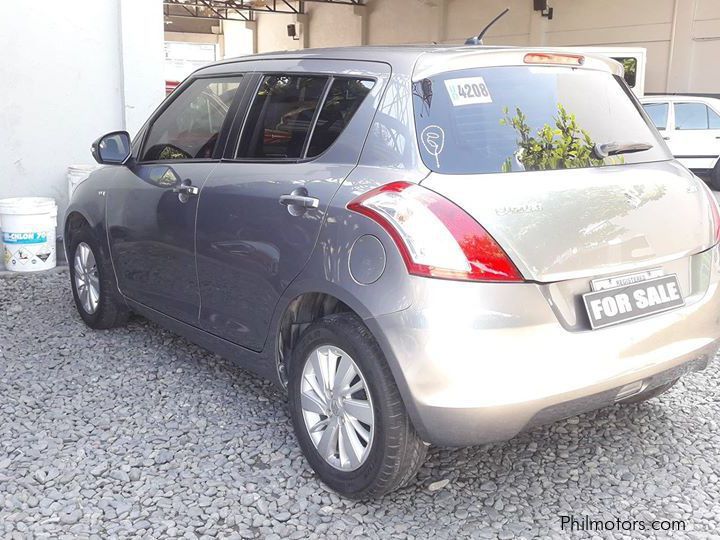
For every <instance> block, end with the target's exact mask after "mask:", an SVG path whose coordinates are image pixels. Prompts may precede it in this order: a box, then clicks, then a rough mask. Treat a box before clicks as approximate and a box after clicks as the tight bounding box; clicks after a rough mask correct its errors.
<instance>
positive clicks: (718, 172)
mask: <svg viewBox="0 0 720 540" xmlns="http://www.w3.org/2000/svg"><path fill="white" fill-rule="evenodd" d="M710 187H711V188H712V189H713V190H714V191H720V160H718V162H717V163H716V164H715V168H714V169H713V170H712V171H710Z"/></svg>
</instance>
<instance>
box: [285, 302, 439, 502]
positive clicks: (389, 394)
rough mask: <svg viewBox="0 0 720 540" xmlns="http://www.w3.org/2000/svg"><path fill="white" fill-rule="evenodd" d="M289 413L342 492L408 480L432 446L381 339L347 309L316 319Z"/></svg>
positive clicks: (368, 492)
mask: <svg viewBox="0 0 720 540" xmlns="http://www.w3.org/2000/svg"><path fill="white" fill-rule="evenodd" d="M288 391H289V398H290V414H291V417H292V422H293V427H294V429H295V433H296V435H297V438H298V441H299V443H300V447H301V448H302V450H303V453H304V454H305V457H306V458H307V460H308V461H309V463H310V465H311V466H312V468H313V469H314V470H315V472H316V473H317V474H318V476H319V477H320V479H321V480H322V481H323V482H325V484H327V485H328V486H329V487H330V488H332V489H333V490H335V491H337V492H338V493H340V494H341V495H344V496H346V497H351V498H356V499H360V498H370V497H378V496H381V495H383V494H385V493H388V492H390V491H393V490H395V489H397V488H399V487H402V486H403V485H405V484H406V483H408V482H409V481H410V480H411V479H412V478H413V477H414V476H415V474H416V473H417V470H418V469H419V468H420V466H421V465H422V463H423V461H424V458H425V454H426V445H425V444H424V443H423V442H422V441H421V440H420V438H419V437H418V435H417V433H416V432H415V429H414V428H413V426H412V423H411V422H410V418H409V417H408V414H407V411H406V410H405V406H404V405H403V402H402V399H401V397H400V392H399V391H398V389H397V386H396V385H395V381H394V379H393V377H392V374H391V372H390V369H389V367H388V365H387V362H386V361H385V358H384V356H383V354H382V351H381V350H380V348H379V346H378V345H377V343H376V342H375V340H374V338H373V337H372V335H371V334H370V332H369V331H368V329H367V328H366V327H365V325H364V324H363V323H362V321H360V320H359V319H358V318H357V317H355V316H353V315H351V314H348V313H340V314H336V315H331V316H328V317H325V318H323V319H321V320H320V321H318V322H316V323H314V324H312V325H311V326H310V327H309V328H308V329H307V330H306V331H305V332H304V333H303V334H302V336H301V337H300V339H299V341H298V343H297V345H296V346H295V347H294V349H293V352H292V358H291V362H290V366H289V385H288Z"/></svg>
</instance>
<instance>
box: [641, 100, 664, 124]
mask: <svg viewBox="0 0 720 540" xmlns="http://www.w3.org/2000/svg"><path fill="white" fill-rule="evenodd" d="M643 109H645V112H646V113H647V114H648V116H649V117H650V120H652V121H653V124H655V127H656V128H658V129H667V118H668V104H667V103H646V104H645V105H643Z"/></svg>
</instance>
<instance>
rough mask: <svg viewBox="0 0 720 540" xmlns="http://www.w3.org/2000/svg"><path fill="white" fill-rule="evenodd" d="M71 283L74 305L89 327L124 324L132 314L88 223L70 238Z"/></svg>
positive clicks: (97, 327)
mask: <svg viewBox="0 0 720 540" xmlns="http://www.w3.org/2000/svg"><path fill="white" fill-rule="evenodd" d="M68 255H69V257H70V261H69V264H70V282H71V285H72V292H73V298H74V300H75V307H76V308H77V310H78V313H79V314H80V317H82V319H83V321H85V324H87V325H88V326H89V327H90V328H95V329H105V328H113V327H116V326H122V325H123V324H125V323H126V322H127V320H128V316H129V314H130V312H129V310H128V307H127V305H126V304H125V301H124V300H123V298H122V296H121V295H120V292H119V291H118V290H117V285H116V284H115V281H114V278H113V271H112V267H111V264H110V261H109V260H108V259H107V257H106V256H105V255H104V254H103V250H102V249H101V247H100V245H99V243H98V242H97V240H96V239H95V237H94V235H93V234H92V231H90V229H89V228H88V227H87V226H82V227H81V228H80V229H78V230H76V231H74V232H73V234H72V236H71V237H70V248H69V249H68Z"/></svg>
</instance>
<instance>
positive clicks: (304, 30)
mask: <svg viewBox="0 0 720 540" xmlns="http://www.w3.org/2000/svg"><path fill="white" fill-rule="evenodd" d="M293 22H294V23H295V25H296V26H297V32H298V37H299V38H300V41H298V42H296V44H297V48H298V49H309V48H310V32H309V31H308V30H309V26H308V22H309V16H308V15H307V13H303V14H299V15H293Z"/></svg>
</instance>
